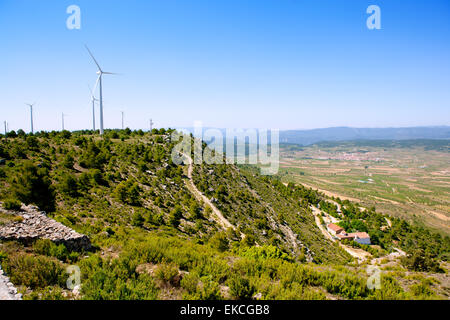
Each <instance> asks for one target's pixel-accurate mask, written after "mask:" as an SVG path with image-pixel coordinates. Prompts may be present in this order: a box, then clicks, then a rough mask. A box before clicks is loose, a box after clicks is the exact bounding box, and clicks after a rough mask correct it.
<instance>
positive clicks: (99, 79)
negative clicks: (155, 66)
mask: <svg viewBox="0 0 450 320" xmlns="http://www.w3.org/2000/svg"><path fill="white" fill-rule="evenodd" d="M85 47H86V49H87V51H88V52H89V55H90V56H91V58H92V60H94V62H95V64H96V65H97V68H98V71H97V74H98V78H97V83H99V88H100V134H103V93H102V76H103V75H104V74H117V73H113V72H106V71H103V70H102V68H101V67H100V65H99V64H98V62H97V60H95V58H94V55H93V54H92V52H91V50H89V48H88V47H87V46H86V45H85ZM96 87H97V85H96ZM94 90H95V88H94Z"/></svg>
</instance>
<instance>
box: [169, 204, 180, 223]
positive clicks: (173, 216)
mask: <svg viewBox="0 0 450 320" xmlns="http://www.w3.org/2000/svg"><path fill="white" fill-rule="evenodd" d="M182 217H183V213H182V211H181V207H180V206H178V205H176V206H175V207H174V208H173V209H172V211H170V214H169V223H170V224H171V225H172V226H174V227H175V228H177V227H178V226H179V225H180V219H181V218H182Z"/></svg>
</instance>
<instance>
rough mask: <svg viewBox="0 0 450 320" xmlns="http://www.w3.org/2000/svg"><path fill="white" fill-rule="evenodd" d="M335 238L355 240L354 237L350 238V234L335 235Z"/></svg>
mask: <svg viewBox="0 0 450 320" xmlns="http://www.w3.org/2000/svg"><path fill="white" fill-rule="evenodd" d="M336 237H338V238H339V239H341V240H342V239H352V240H353V239H354V238H355V236H352V235H350V234H347V233H339V234H337V235H336Z"/></svg>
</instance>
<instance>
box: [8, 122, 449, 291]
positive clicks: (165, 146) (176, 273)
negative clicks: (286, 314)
mask: <svg viewBox="0 0 450 320" xmlns="http://www.w3.org/2000/svg"><path fill="white" fill-rule="evenodd" d="M172 132H173V130H170V129H169V130H165V129H160V130H156V129H154V130H153V131H152V132H151V133H148V132H145V133H144V132H143V131H131V130H129V129H127V130H108V131H106V133H105V135H104V136H103V137H100V136H99V135H98V134H97V133H95V132H92V131H80V132H72V133H71V132H67V131H63V132H40V133H37V134H35V135H26V134H24V133H23V132H19V133H18V134H12V133H11V134H9V135H8V137H7V139H5V137H2V141H1V143H0V158H3V159H4V161H3V165H1V166H0V201H2V202H3V207H4V209H6V210H7V211H6V212H7V213H2V214H1V215H0V226H1V225H8V224H9V223H11V221H14V219H16V220H17V219H18V218H17V217H15V216H17V215H19V216H20V215H21V213H20V207H21V204H22V203H23V204H26V205H28V204H34V205H37V206H38V207H39V208H40V209H41V210H44V211H46V214H47V216H49V217H50V218H52V219H54V220H56V221H58V222H60V223H62V224H63V225H65V226H67V227H69V228H72V229H73V230H75V231H76V232H78V233H80V234H83V235H86V236H87V237H89V239H90V241H91V243H92V249H91V250H89V251H81V252H79V251H71V250H69V248H66V247H65V246H64V245H63V244H58V243H52V242H50V241H48V240H45V239H42V240H37V241H34V242H33V243H31V244H25V243H22V242H20V241H3V243H2V244H1V246H0V263H1V264H2V267H3V269H4V270H5V271H6V272H7V273H8V274H9V276H10V279H11V281H12V282H13V283H14V284H15V285H16V286H18V287H19V290H21V291H22V293H23V294H24V298H41V299H42V298H47V299H50V298H53V299H55V298H56V299H62V298H88V299H173V298H177V299H179V298H185V299H223V298H228V299H230V298H236V299H239V298H241V299H244V298H252V297H255V298H265V299H285V298H289V299H325V298H328V299H341V298H346V299H357V298H358V299H359V298H362V299H366V298H368V299H376V298H403V299H407V298H414V297H416V298H433V297H437V296H438V295H442V294H443V293H442V288H440V286H439V285H438V282H433V281H434V280H431V279H434V278H432V277H431V275H432V274H436V273H438V272H441V271H442V268H441V267H439V263H440V262H441V261H444V262H442V263H444V264H445V261H446V260H447V258H448V257H447V255H448V249H449V239H448V237H447V238H442V237H441V236H440V235H438V234H433V233H430V231H428V230H426V229H423V228H420V227H416V226H414V225H410V224H408V223H407V222H405V221H403V220H401V219H394V218H393V219H392V227H391V228H390V229H386V228H384V230H385V231H380V228H381V227H383V226H384V227H385V225H384V224H383V223H380V221H381V220H383V219H384V216H383V215H382V214H380V213H377V212H375V211H374V210H367V212H368V213H369V215H367V214H363V213H362V212H363V211H361V210H359V209H357V207H355V206H354V205H353V204H352V203H350V202H344V201H341V200H340V199H333V200H332V199H330V198H328V197H326V196H325V195H324V194H321V193H319V192H317V191H314V190H312V189H308V188H305V187H303V186H301V185H294V184H288V185H285V184H283V183H282V182H281V181H280V180H279V179H277V178H276V177H268V176H261V175H260V174H259V173H258V170H257V168H256V167H253V166H248V165H241V166H236V165H232V164H223V165H208V164H201V165H195V164H192V163H191V164H189V162H188V161H186V162H185V163H184V164H180V165H177V164H175V163H174V162H173V161H172V151H173V149H174V146H175V145H176V141H172V139H171V133H172ZM186 156H187V158H189V157H190V156H191V155H186ZM334 200H336V201H338V202H339V203H340V204H341V206H342V207H343V208H346V213H348V216H349V217H350V218H349V219H350V223H351V222H352V221H353V220H355V221H356V220H358V221H360V223H365V227H366V228H367V231H368V232H369V233H370V234H371V235H373V236H374V239H375V242H376V245H378V246H379V249H373V250H371V254H373V255H374V257H382V256H383V255H386V254H389V253H390V252H393V250H394V244H393V243H396V244H395V246H398V247H400V248H401V249H402V250H405V251H406V252H407V253H408V254H410V257H409V260H408V261H405V266H400V265H398V266H397V267H396V268H399V269H395V270H391V271H392V272H391V273H388V274H386V275H385V276H384V277H383V278H382V283H383V285H384V287H383V289H381V290H376V291H371V290H369V289H368V288H367V286H366V282H367V278H368V274H367V273H366V270H365V268H366V265H365V264H358V263H357V261H356V260H355V259H354V258H352V256H351V255H350V254H349V253H348V252H347V251H346V250H344V248H343V247H342V246H340V245H339V244H338V243H335V242H331V241H330V240H328V239H327V238H326V237H324V235H323V234H322V232H321V230H320V228H319V226H318V225H317V223H316V217H315V216H314V214H313V212H312V210H311V208H312V207H317V205H318V204H322V207H327V205H325V204H326V203H331V202H330V201H334ZM330 208H331V207H329V210H328V209H327V210H328V211H330V212H333V210H332V209H330ZM8 211H9V212H10V213H11V214H9V213H8ZM352 219H353V220H352ZM375 235H376V236H375ZM430 237H431V239H432V241H430ZM376 239H378V240H376ZM417 250H421V251H420V252H422V253H423V254H422V256H423V257H424V259H425V260H424V261H423V264H421V265H419V263H418V262H417V261H416V260H417V254H418V253H417V252H418V251H417ZM414 259H416V260H414ZM366 263H369V261H367V262H366ZM69 264H75V265H77V266H80V268H81V284H82V286H81V291H78V290H77V292H76V293H74V292H73V291H68V290H67V289H66V288H65V286H64V284H65V281H66V280H67V277H68V275H67V274H66V273H65V272H64V268H65V267H66V266H67V265H69ZM402 270H403V271H402ZM395 272H397V273H395ZM401 272H403V274H402V273H401ZM405 272H406V273H405ZM411 274H414V277H415V278H414V277H413V278H408V277H407V276H410V275H411ZM405 277H406V278H405Z"/></svg>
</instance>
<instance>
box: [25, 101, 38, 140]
mask: <svg viewBox="0 0 450 320" xmlns="http://www.w3.org/2000/svg"><path fill="white" fill-rule="evenodd" d="M25 104H26V105H27V106H29V107H30V119H31V133H34V131H33V106H34V105H35V104H36V102H35V103H32V104H30V103H25Z"/></svg>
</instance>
